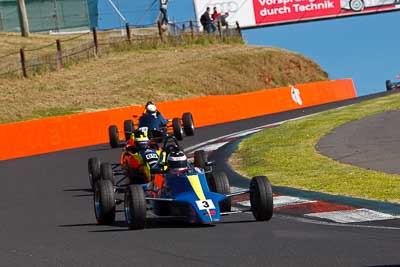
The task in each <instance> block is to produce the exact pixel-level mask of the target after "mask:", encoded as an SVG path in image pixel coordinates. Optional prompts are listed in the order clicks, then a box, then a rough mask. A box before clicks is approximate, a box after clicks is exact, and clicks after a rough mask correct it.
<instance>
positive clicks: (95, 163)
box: [88, 158, 101, 190]
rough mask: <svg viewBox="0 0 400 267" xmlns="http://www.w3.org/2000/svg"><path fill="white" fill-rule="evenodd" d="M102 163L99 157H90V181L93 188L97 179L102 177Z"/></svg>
mask: <svg viewBox="0 0 400 267" xmlns="http://www.w3.org/2000/svg"><path fill="white" fill-rule="evenodd" d="M100 164H101V162H100V160H99V159H98V158H90V159H89V160H88V172H89V183H90V187H91V188H92V190H93V186H94V184H95V183H96V181H98V180H100V177H101V172H100Z"/></svg>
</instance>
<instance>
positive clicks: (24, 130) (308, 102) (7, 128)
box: [0, 79, 356, 160]
mask: <svg viewBox="0 0 400 267" xmlns="http://www.w3.org/2000/svg"><path fill="white" fill-rule="evenodd" d="M295 88H297V89H298V90H299V92H300V97H301V100H302V105H299V104H298V103H296V102H295V101H293V99H292V96H291V93H292V89H291V87H283V88H276V89H267V90H261V91H257V92H252V93H245V94H238V95H229V96H207V97H199V98H192V99H184V100H177V101H170V102H162V103H157V107H158V109H159V110H160V111H161V112H162V113H163V115H164V116H165V117H166V118H172V117H180V116H182V113H183V112H187V111H190V112H192V114H193V118H194V121H195V126H196V127H200V126H206V125H212V124H217V123H223V122H229V121H235V120H240V119H245V118H251V117H256V116H260V115H264V114H271V113H276V112H281V111H287V110H292V109H298V108H302V107H309V106H315V105H319V104H324V103H329V102H335V101H339V100H344V99H349V98H353V97H356V91H355V88H354V85H353V81H352V80H351V79H346V80H337V81H324V82H316V83H307V84H299V85H295ZM143 108H144V107H143V106H132V107H125V108H117V109H111V110H105V111H97V112H88V113H80V114H74V115H67V116H59V117H52V118H44V119H39V120H31V121H26V122H17V123H9V124H1V125H0V148H1V150H0V160H5V159H12V158H18V157H24V156H30V155H36V154H42V153H47V152H53V151H59V150H64V149H70V148H77V147H83V146H89V145H95V144H101V143H107V142H108V126H109V125H111V124H116V125H117V126H118V128H119V129H122V127H123V126H122V124H123V121H124V120H126V119H129V118H131V117H132V115H133V114H141V112H143Z"/></svg>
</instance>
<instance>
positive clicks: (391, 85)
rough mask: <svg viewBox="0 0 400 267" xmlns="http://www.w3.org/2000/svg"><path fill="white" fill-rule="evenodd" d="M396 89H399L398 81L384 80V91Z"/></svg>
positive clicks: (399, 83)
mask: <svg viewBox="0 0 400 267" xmlns="http://www.w3.org/2000/svg"><path fill="white" fill-rule="evenodd" d="M397 89H400V81H399V82H391V81H390V80H386V91H391V90H397Z"/></svg>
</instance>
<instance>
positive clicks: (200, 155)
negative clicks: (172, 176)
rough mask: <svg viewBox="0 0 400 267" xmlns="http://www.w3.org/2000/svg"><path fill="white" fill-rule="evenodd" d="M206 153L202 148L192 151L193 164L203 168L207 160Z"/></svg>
mask: <svg viewBox="0 0 400 267" xmlns="http://www.w3.org/2000/svg"><path fill="white" fill-rule="evenodd" d="M207 160H208V159H207V154H206V152H205V151H204V150H197V151H195V152H194V166H195V167H197V168H201V169H204V168H205V167H206V162H207Z"/></svg>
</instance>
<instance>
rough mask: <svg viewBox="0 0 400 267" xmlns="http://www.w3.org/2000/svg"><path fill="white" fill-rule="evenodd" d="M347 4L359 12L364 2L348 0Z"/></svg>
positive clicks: (361, 0)
mask: <svg viewBox="0 0 400 267" xmlns="http://www.w3.org/2000/svg"><path fill="white" fill-rule="evenodd" d="M349 6H350V8H351V10H353V11H354V12H360V11H362V10H363V9H364V6H365V4H364V1H363V0H350V2H349Z"/></svg>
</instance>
